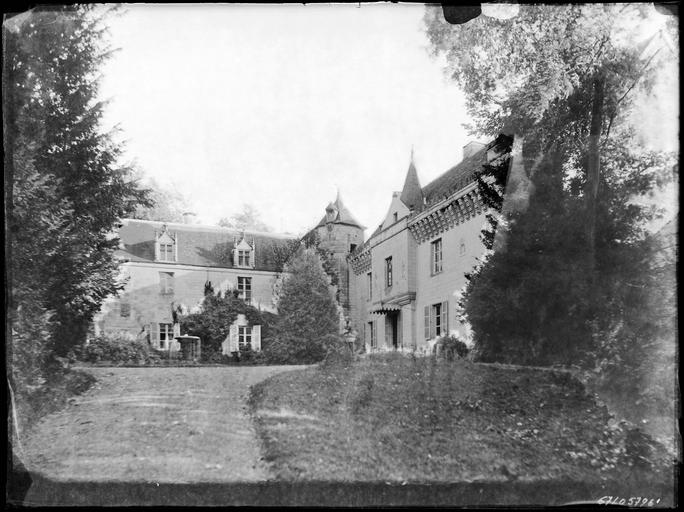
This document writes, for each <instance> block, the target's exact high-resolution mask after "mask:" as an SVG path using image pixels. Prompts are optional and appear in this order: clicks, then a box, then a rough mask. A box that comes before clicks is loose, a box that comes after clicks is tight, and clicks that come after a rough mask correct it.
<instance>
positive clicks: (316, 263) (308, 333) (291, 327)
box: [263, 249, 342, 364]
mask: <svg viewBox="0 0 684 512" xmlns="http://www.w3.org/2000/svg"><path fill="white" fill-rule="evenodd" d="M286 270H287V272H288V274H287V276H286V277H285V278H284V279H283V282H282V285H281V290H280V292H279V295H278V321H277V324H276V326H275V331H276V334H275V336H273V339H272V340H269V343H268V344H267V346H264V347H263V350H264V353H265V354H266V357H267V358H268V360H269V361H270V362H272V363H277V364H311V363H318V362H320V361H323V359H325V357H326V355H327V354H328V349H329V348H330V347H332V346H334V345H335V344H336V343H339V344H342V341H341V340H340V337H339V335H338V330H339V314H338V309H337V303H336V302H335V298H334V293H333V291H332V290H331V288H330V283H329V278H328V276H327V275H326V273H325V271H324V269H323V267H322V265H321V260H320V258H319V256H318V255H317V253H316V252H315V251H313V250H309V249H307V250H300V251H299V252H298V253H297V254H296V255H295V256H293V258H292V259H291V260H290V262H289V263H288V265H287V269H286Z"/></svg>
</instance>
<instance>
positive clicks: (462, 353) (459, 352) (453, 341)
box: [435, 336, 470, 361]
mask: <svg viewBox="0 0 684 512" xmlns="http://www.w3.org/2000/svg"><path fill="white" fill-rule="evenodd" d="M435 346H436V347H437V346H438V347H439V355H440V356H442V357H444V358H445V359H446V360H447V361H453V360H454V359H456V358H457V357H459V358H464V357H466V356H467V355H468V352H469V351H470V350H469V349H468V345H466V343H465V342H464V341H463V340H461V339H460V338H459V337H458V336H443V337H442V338H440V339H438V340H437V343H436V344H435Z"/></svg>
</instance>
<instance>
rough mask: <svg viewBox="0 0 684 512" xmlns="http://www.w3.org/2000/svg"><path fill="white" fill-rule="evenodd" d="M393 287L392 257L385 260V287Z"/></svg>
mask: <svg viewBox="0 0 684 512" xmlns="http://www.w3.org/2000/svg"><path fill="white" fill-rule="evenodd" d="M390 286H392V256H390V257H389V258H385V287H386V288H389V287H390Z"/></svg>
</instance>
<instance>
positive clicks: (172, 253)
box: [159, 243, 176, 262]
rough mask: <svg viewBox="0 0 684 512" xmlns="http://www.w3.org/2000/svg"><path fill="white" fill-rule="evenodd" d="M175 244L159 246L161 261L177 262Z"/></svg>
mask: <svg viewBox="0 0 684 512" xmlns="http://www.w3.org/2000/svg"><path fill="white" fill-rule="evenodd" d="M174 245H175V244H162V243H160V244H159V261H170V262H173V261H176V250H175V249H176V248H175V247H174Z"/></svg>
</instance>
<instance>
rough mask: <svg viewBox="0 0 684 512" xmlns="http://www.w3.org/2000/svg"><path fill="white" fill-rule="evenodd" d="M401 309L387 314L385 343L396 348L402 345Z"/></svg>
mask: <svg viewBox="0 0 684 512" xmlns="http://www.w3.org/2000/svg"><path fill="white" fill-rule="evenodd" d="M399 314H400V313H399V311H396V312H393V313H388V314H387V315H386V316H385V345H386V346H387V347H392V348H393V349H394V350H396V349H398V348H399V345H400V330H401V328H400V326H401V322H400V321H399Z"/></svg>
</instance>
